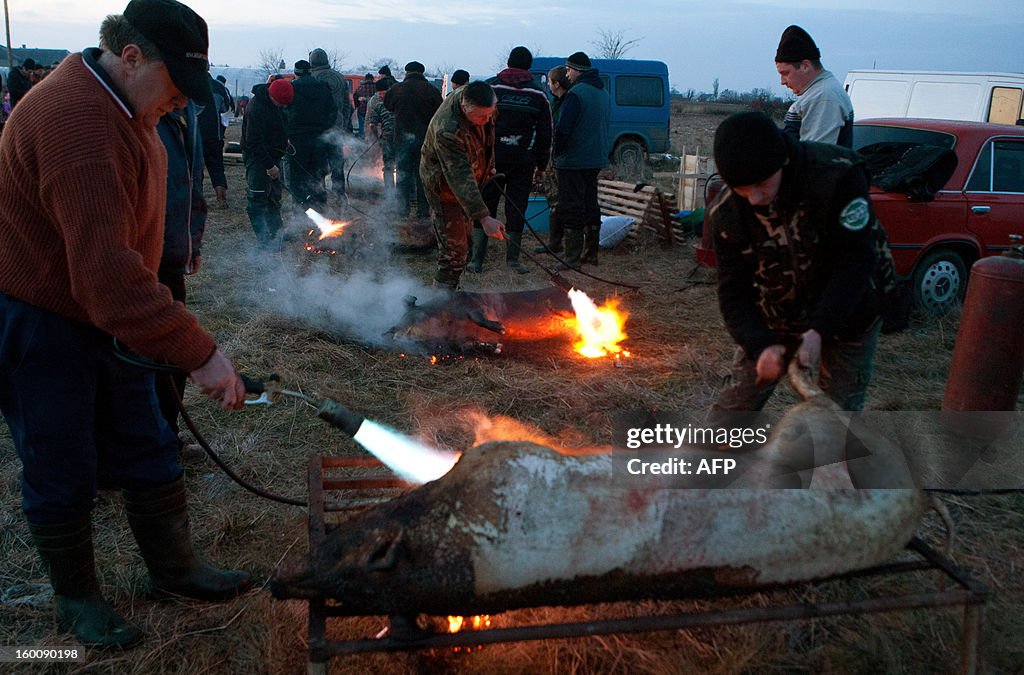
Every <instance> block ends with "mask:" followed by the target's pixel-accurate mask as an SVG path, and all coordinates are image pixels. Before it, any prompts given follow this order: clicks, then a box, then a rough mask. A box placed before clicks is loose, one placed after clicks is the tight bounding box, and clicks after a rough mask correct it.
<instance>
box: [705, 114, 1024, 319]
mask: <svg viewBox="0 0 1024 675" xmlns="http://www.w3.org/2000/svg"><path fill="white" fill-rule="evenodd" d="M853 145H854V148H855V149H856V150H858V151H860V152H861V154H863V155H864V156H865V158H867V160H868V164H869V166H870V167H871V172H872V184H873V185H872V188H871V202H872V204H873V205H874V207H875V213H876V214H877V215H878V218H879V220H881V221H882V224H883V225H884V226H885V230H886V232H887V233H888V235H889V247H890V249H891V250H892V255H893V260H894V261H895V263H896V272H897V273H898V274H899V275H900V276H901V277H903V278H904V279H906V280H908V281H909V282H910V283H911V284H912V292H913V296H914V299H915V301H916V302H917V304H918V305H920V306H922V307H924V308H926V309H928V310H929V311H931V312H934V313H936V314H942V313H944V312H946V311H947V310H949V309H950V308H951V307H953V306H955V305H956V304H957V303H958V302H960V301H962V300H963V297H964V292H965V290H966V287H967V274H968V270H969V269H970V266H971V265H972V264H973V263H974V261H976V260H978V259H979V258H983V257H985V256H990V255H996V254H999V253H1001V252H1003V251H1005V250H1007V249H1008V248H1009V246H1010V236H1009V235H1011V234H1024V126H1009V125H1005V124H987V123H982V122H958V121H952V120H933V119H909V118H884V119H883V118H879V119H869V120H862V121H860V122H857V123H856V124H854V131H853ZM709 182H710V181H709ZM709 187H710V188H711V189H709V190H708V193H709V194H708V198H709V199H713V198H714V196H715V195H716V194H717V192H718V189H720V185H714V184H711V185H709ZM716 188H717V189H716ZM705 229H706V228H705ZM709 234H710V233H705V236H704V239H703V241H702V242H701V244H700V245H697V246H695V247H694V248H695V249H696V251H697V259H698V261H699V262H701V263H704V264H706V265H709V266H714V251H713V250H712V249H711V239H710V237H709V236H708V235H709Z"/></svg>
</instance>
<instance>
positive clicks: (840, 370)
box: [711, 321, 882, 418]
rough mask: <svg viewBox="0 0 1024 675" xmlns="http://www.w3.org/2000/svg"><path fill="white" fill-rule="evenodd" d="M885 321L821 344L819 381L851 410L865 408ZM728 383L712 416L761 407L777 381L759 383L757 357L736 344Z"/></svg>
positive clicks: (876, 322) (829, 393) (839, 401)
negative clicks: (857, 332)
mask: <svg viewBox="0 0 1024 675" xmlns="http://www.w3.org/2000/svg"><path fill="white" fill-rule="evenodd" d="M881 328H882V322H881V321H875V322H874V323H873V324H872V325H871V327H870V328H869V329H868V330H866V331H865V332H864V333H863V334H861V335H860V336H858V337H857V338H856V339H854V340H840V341H834V342H827V343H825V344H823V345H822V347H821V366H820V373H819V375H818V385H819V386H820V387H821V388H822V390H823V391H824V392H825V393H826V394H828V395H829V397H830V398H831V399H832V400H833V401H835V402H836V403H837V404H839V407H840V408H841V409H843V410H847V411H858V410H863V409H864V397H865V396H864V395H865V392H866V391H867V388H868V384H869V383H870V382H871V372H872V370H873V369H874V361H875V348H876V347H877V346H878V333H879V332H880V331H881ZM730 379H731V381H730V383H729V385H728V387H727V388H726V389H725V390H723V391H722V392H720V393H719V395H718V401H717V402H716V403H715V404H714V406H712V414H711V416H712V418H714V417H716V416H717V415H718V414H719V413H722V412H727V411H728V412H738V411H745V410H760V409H761V408H763V407H764V404H765V403H767V402H768V399H769V398H770V397H771V395H772V392H774V391H775V384H769V385H767V386H763V387H759V386H758V385H757V384H756V381H757V361H756V360H755V359H751V358H750V357H748V356H747V353H746V352H745V351H744V350H743V348H742V347H737V348H736V356H735V358H734V359H733V363H732V373H731V375H730Z"/></svg>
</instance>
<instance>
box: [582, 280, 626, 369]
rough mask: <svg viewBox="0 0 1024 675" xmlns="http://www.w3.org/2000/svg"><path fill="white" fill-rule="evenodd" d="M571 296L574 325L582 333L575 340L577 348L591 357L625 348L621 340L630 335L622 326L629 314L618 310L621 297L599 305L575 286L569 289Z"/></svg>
mask: <svg viewBox="0 0 1024 675" xmlns="http://www.w3.org/2000/svg"><path fill="white" fill-rule="evenodd" d="M569 300H570V301H571V302H572V308H573V311H575V312H576V319H575V326H574V327H575V328H576V332H577V333H578V334H579V337H580V339H579V340H578V341H577V342H576V343H575V344H573V348H574V349H575V350H576V351H577V352H579V353H580V354H582V355H583V356H586V357H587V358H588V359H596V358H600V357H602V356H608V355H609V354H619V353H622V352H623V349H622V347H620V346H619V343H620V342H622V341H623V340H625V339H626V338H627V337H629V336H627V335H626V333H625V331H624V330H623V328H624V327H625V325H626V318H627V317H628V316H629V315H628V314H626V312H623V311H620V310H619V301H618V300H616V299H614V298H613V299H611V300H609V301H607V302H606V303H605V304H604V305H603V306H602V307H598V306H597V305H595V304H594V301H593V300H591V299H590V297H589V296H587V294H586V293H584V292H583V291H578V290H576V289H575V288H573V289H570V290H569ZM625 353H626V354H627V355H628V352H625Z"/></svg>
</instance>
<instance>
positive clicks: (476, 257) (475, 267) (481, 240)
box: [466, 227, 487, 274]
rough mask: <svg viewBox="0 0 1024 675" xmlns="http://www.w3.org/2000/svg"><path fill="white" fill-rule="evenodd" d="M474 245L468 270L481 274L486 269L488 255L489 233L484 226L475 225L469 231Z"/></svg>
mask: <svg viewBox="0 0 1024 675" xmlns="http://www.w3.org/2000/svg"><path fill="white" fill-rule="evenodd" d="M469 237H470V241H472V246H471V247H470V252H469V264H468V265H466V271H467V272H472V273H473V274H480V273H481V272H483V271H484V258H486V257H487V233H486V232H484V230H483V228H482V227H474V228H473V229H472V230H470V233H469Z"/></svg>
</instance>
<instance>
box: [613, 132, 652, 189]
mask: <svg viewBox="0 0 1024 675" xmlns="http://www.w3.org/2000/svg"><path fill="white" fill-rule="evenodd" d="M646 158H647V154H646V153H645V152H644V146H643V145H641V144H640V143H639V142H637V141H620V142H619V144H618V145H616V146H615V152H614V154H613V157H612V159H613V161H614V163H615V170H616V173H617V174H618V176H619V177H620V178H621V179H622V180H643V177H644V162H645V160H646Z"/></svg>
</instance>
